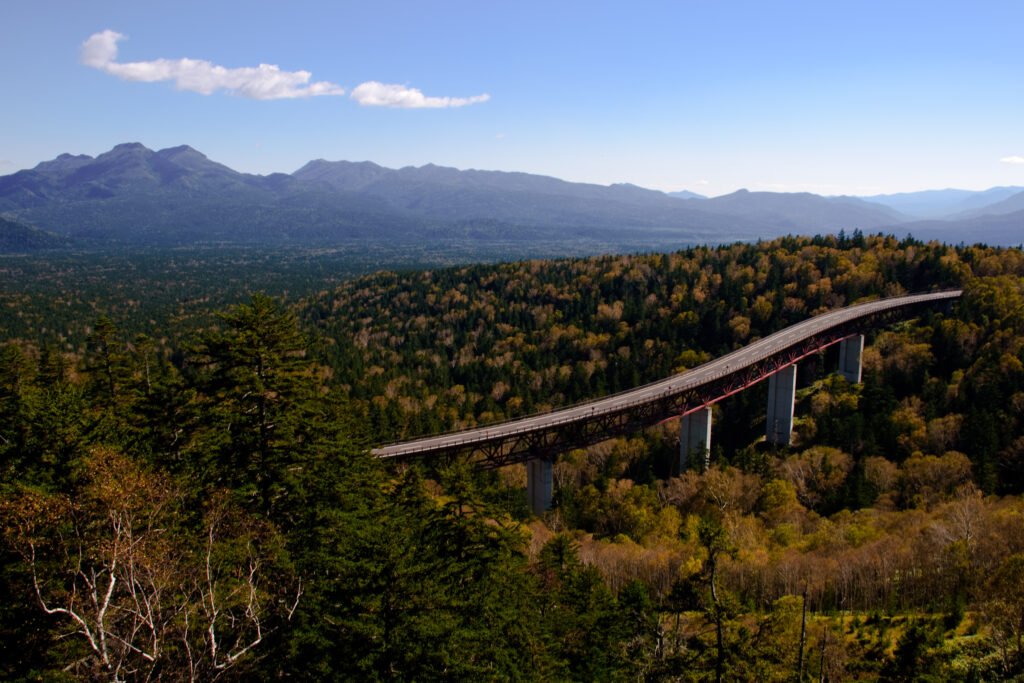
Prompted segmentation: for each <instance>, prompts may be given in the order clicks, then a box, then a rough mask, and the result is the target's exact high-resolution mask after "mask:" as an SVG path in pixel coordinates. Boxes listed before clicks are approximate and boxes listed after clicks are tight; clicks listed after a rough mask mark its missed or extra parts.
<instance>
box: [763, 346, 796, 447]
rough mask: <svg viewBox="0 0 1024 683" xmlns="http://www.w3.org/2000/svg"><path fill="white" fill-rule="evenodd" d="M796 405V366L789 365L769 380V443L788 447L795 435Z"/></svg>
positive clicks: (766, 429) (767, 437)
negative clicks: (794, 410) (794, 409)
mask: <svg viewBox="0 0 1024 683" xmlns="http://www.w3.org/2000/svg"><path fill="white" fill-rule="evenodd" d="M795 405H796V364H795V363H794V364H793V365H787V366H786V367H784V368H782V369H781V370H779V371H778V372H776V373H775V374H774V375H771V376H770V377H769V378H768V422H767V425H766V428H765V437H766V439H767V441H768V443H771V444H775V445H777V446H788V445H789V442H790V439H791V438H792V435H793V408H794V406H795Z"/></svg>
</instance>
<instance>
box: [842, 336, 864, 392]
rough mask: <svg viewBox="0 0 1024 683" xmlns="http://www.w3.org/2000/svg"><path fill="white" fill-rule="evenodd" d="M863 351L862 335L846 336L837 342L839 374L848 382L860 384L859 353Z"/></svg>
mask: <svg viewBox="0 0 1024 683" xmlns="http://www.w3.org/2000/svg"><path fill="white" fill-rule="evenodd" d="M863 352H864V335H863V334H858V335H855V336H853V337H847V338H846V339H844V340H843V341H841V342H839V374H840V375H842V376H843V377H845V378H846V381H847V382H849V383H850V384H860V380H861V371H862V365H861V360H860V357H861V354H862V353H863Z"/></svg>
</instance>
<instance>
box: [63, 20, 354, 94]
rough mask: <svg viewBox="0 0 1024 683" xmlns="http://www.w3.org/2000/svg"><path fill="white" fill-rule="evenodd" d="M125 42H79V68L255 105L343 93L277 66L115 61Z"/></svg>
mask: <svg viewBox="0 0 1024 683" xmlns="http://www.w3.org/2000/svg"><path fill="white" fill-rule="evenodd" d="M123 39H124V36H123V35H122V34H120V33H117V32H116V31H111V30H109V29H108V30H106V31H101V32H100V33H94V34H93V35H91V36H89V39H88V40H86V41H85V42H84V43H82V53H81V59H82V63H83V64H85V65H86V66H91V67H93V68H94V69H99V70H101V71H105V72H107V73H108V74H111V75H113V76H117V77H118V78H121V79H123V80H126V81H142V82H145V83H154V82H158V81H173V82H174V84H175V86H176V87H177V88H178V89H179V90H190V91H192V92H197V93H201V94H203V95H209V94H211V93H214V92H217V91H218V90H224V91H226V92H229V93H231V94H234V95H240V96H242V97H249V98H252V99H255V100H279V99H294V98H301V97H315V96H318V95H343V94H345V90H344V89H343V88H342V87H341V86H339V85H336V84H334V83H330V82H328V81H316V82H313V83H310V78H311V77H312V75H313V74H311V73H310V72H308V71H282V70H281V68H280V67H278V66H277V65H275V64H260V65H259V66H255V67H252V66H248V67H241V68H234V69H232V68H227V67H223V66H219V65H217V64H213V63H211V62H208V61H205V60H202V59H188V58H185V59H154V60H151V61H148V62H118V61H116V59H117V43H118V41H120V40H123Z"/></svg>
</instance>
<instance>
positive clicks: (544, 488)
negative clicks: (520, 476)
mask: <svg viewBox="0 0 1024 683" xmlns="http://www.w3.org/2000/svg"><path fill="white" fill-rule="evenodd" d="M551 465H552V462H551V460H548V459H547V458H533V459H532V460H527V461H526V497H527V499H528V500H529V502H530V509H531V510H533V514H535V515H537V516H540V515H542V514H544V513H545V512H546V511H547V510H550V509H551V491H552V486H551Z"/></svg>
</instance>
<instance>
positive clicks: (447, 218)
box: [0, 143, 1024, 248]
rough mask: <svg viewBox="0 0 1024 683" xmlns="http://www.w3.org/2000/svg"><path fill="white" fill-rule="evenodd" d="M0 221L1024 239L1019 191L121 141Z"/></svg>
mask: <svg viewBox="0 0 1024 683" xmlns="http://www.w3.org/2000/svg"><path fill="white" fill-rule="evenodd" d="M0 215H2V216H3V217H4V218H5V219H7V221H15V222H16V224H17V225H19V226H21V227H20V228H18V229H19V230H22V231H23V230H25V229H29V230H32V229H35V230H41V231H46V232H38V233H32V239H28V238H25V240H22V242H24V243H26V244H28V243H33V244H35V243H40V244H50V245H53V244H67V243H70V244H78V245H93V246H107V245H139V246H142V245H187V244H197V243H204V244H210V243H232V244H268V245H275V244H278V245H280V244H294V245H303V246H316V245H325V244H331V243H337V242H340V241H345V240H352V239H357V240H366V241H371V242H372V241H388V242H391V243H395V242H399V243H400V242H403V241H409V242H412V241H422V240H438V239H453V240H476V241H485V240H557V241H566V240H599V241H603V242H605V243H616V242H621V243H626V242H628V243H631V244H637V243H643V242H644V241H645V240H650V241H652V242H660V243H664V242H666V241H671V242H676V243H682V242H724V241H732V240H749V239H757V238H761V237H772V236H775V235H778V234H785V233H803V234H806V233H825V232H837V231H839V230H842V229H845V230H847V231H852V230H854V229H860V230H863V231H876V230H884V231H887V232H894V233H897V234H898V233H905V232H908V231H909V232H912V233H913V234H914V235H915V236H918V237H926V238H931V237H935V238H939V239H944V240H946V241H962V240H966V239H970V240H978V241H987V242H990V243H1004V244H1017V243H1019V242H1020V241H1021V239H1022V237H1021V236H1022V235H1024V229H1022V227H1024V188H993V189H992V190H989V191H987V192H969V191H963V190H944V191H937V192H935V193H929V192H925V193H912V194H903V195H880V196H875V197H870V198H857V197H822V196H818V195H813V194H807V193H792V194H789V193H771V192H749V191H747V190H740V191H737V192H734V193H732V194H729V195H724V196H721V197H714V198H705V197H702V196H701V195H697V194H695V193H690V192H679V193H672V194H667V193H663V192H659V191H656V190H649V189H644V188H641V187H637V186H635V185H629V184H617V185H610V186H602V185H594V184H587V183H572V182H567V181H564V180H559V179H557V178H552V177H547V176H541V175H532V174H527V173H511V172H501V171H478V170H458V169H454V168H446V167H441V166H435V165H432V164H428V165H426V166H421V167H406V168H400V169H389V168H385V167H382V166H379V165H377V164H374V163H372V162H368V161H364V162H348V161H325V160H323V159H318V160H315V161H310V162H309V163H307V164H306V165H304V166H303V167H302V168H300V169H299V170H297V171H295V172H294V173H291V174H284V173H273V174H270V175H252V174H246V173H240V172H238V171H235V170H233V169H231V168H229V167H227V166H225V165H223V164H219V163H217V162H215V161H212V160H210V159H208V158H207V157H206V156H205V155H203V154H202V153H200V152H198V151H197V150H195V149H192V148H191V147H188V146H185V145H183V146H180V147H172V148H168V149H162V150H159V151H153V150H151V149H148V148H146V147H145V146H143V145H141V144H139V143H126V144H122V145H118V146H116V147H114V148H113V149H112V150H110V151H109V152H105V153H103V154H100V155H99V156H96V157H91V156H86V155H77V156H76V155H70V154H62V155H60V156H58V157H57V158H55V159H53V160H51V161H45V162H42V163H40V164H38V165H37V166H36V167H35V168H33V169H29V170H23V171H18V172H17V173H14V174H11V175H7V176H2V177H0ZM939 219H943V220H939ZM11 225H13V223H12V224H11ZM5 230H6V231H7V232H8V233H10V234H12V235H13V234H14V233H12V232H11V230H12V228H10V227H9V226H5V225H0V239H2V237H3V235H4V234H5V233H4V231H5ZM50 233H52V234H50ZM19 234H20V233H19ZM12 240H13V241H14V242H15V243H19V242H18V239H15V238H12ZM26 240H27V241H26ZM0 244H2V242H0ZM0 248H2V247H0Z"/></svg>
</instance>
